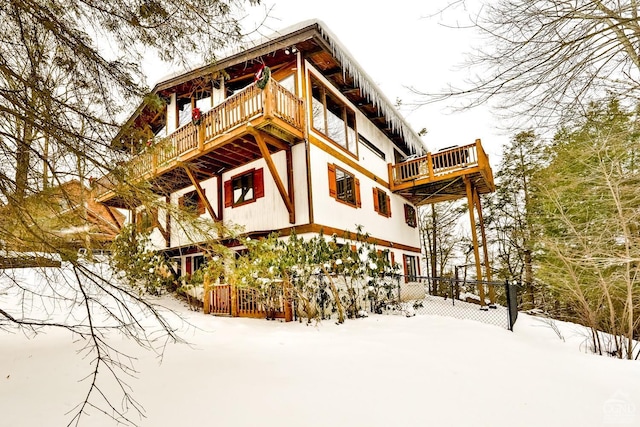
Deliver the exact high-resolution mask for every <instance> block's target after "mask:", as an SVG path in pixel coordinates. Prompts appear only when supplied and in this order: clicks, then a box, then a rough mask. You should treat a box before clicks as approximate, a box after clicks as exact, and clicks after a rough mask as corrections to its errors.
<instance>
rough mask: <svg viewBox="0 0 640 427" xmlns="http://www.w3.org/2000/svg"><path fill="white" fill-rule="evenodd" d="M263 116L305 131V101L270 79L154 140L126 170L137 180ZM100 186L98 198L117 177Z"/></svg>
mask: <svg viewBox="0 0 640 427" xmlns="http://www.w3.org/2000/svg"><path fill="white" fill-rule="evenodd" d="M261 114H264V115H265V116H270V117H277V118H279V119H281V120H282V121H284V122H286V123H287V124H289V125H291V126H293V127H294V128H296V129H298V130H302V128H303V124H304V115H303V112H302V99H300V98H298V97H296V96H295V95H294V94H292V93H291V92H289V91H288V90H287V89H285V88H284V87H283V86H282V85H280V84H279V83H278V82H277V81H275V80H269V82H268V83H267V86H266V87H265V88H264V90H261V89H260V88H258V87H257V86H256V84H255V83H254V84H251V85H249V86H248V87H246V88H245V89H243V90H242V91H241V92H238V93H236V94H234V95H232V96H230V97H229V98H227V99H226V100H225V101H224V102H222V103H221V104H219V105H217V106H215V107H213V108H212V109H211V110H209V111H207V112H206V113H204V114H203V115H202V120H201V122H200V124H199V125H198V126H196V125H194V124H193V123H191V122H189V123H187V124H185V125H184V126H182V127H180V128H179V129H177V130H176V131H175V132H173V133H171V135H169V136H167V137H164V138H161V139H158V140H157V141H154V143H153V145H152V146H150V147H149V148H147V149H146V150H145V151H143V152H142V153H140V154H138V155H136V156H135V157H134V158H133V159H131V161H130V162H129V164H128V165H127V168H126V169H127V171H128V172H129V173H130V174H132V176H133V177H134V178H140V177H144V176H145V175H147V174H153V173H155V171H156V169H157V168H158V167H162V166H164V165H166V164H169V163H170V162H172V161H174V160H177V159H178V158H179V157H180V156H181V155H183V154H186V153H188V152H190V151H191V150H195V149H202V146H203V144H204V143H205V142H207V141H210V140H213V139H214V138H216V137H218V136H220V135H223V134H224V133H226V132H229V131H230V130H232V129H234V128H236V127H238V126H242V125H245V124H246V123H247V122H248V121H249V120H251V119H253V118H255V117H258V116H260V115H261ZM96 184H97V185H96V186H95V188H96V193H95V194H96V198H100V197H102V196H104V195H105V194H107V193H108V192H109V191H113V190H114V188H115V187H114V185H113V178H112V177H109V176H108V175H107V176H104V177H102V178H100V179H98V180H97V181H96Z"/></svg>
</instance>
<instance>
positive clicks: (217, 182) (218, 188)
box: [216, 175, 224, 237]
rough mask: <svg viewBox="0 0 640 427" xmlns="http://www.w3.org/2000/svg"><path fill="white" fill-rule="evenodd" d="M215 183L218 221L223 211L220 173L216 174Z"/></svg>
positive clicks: (220, 219)
mask: <svg viewBox="0 0 640 427" xmlns="http://www.w3.org/2000/svg"><path fill="white" fill-rule="evenodd" d="M216 185H217V190H218V221H222V217H223V212H224V205H223V203H224V194H222V192H223V188H222V175H216ZM220 237H222V236H220Z"/></svg>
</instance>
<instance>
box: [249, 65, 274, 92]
mask: <svg viewBox="0 0 640 427" xmlns="http://www.w3.org/2000/svg"><path fill="white" fill-rule="evenodd" d="M270 77H271V70H270V69H269V67H267V66H266V65H263V66H262V68H260V69H259V70H258V72H257V73H256V75H255V78H254V79H253V80H254V81H255V82H256V86H258V87H259V88H260V89H262V90H264V88H265V87H267V83H268V82H269V78H270Z"/></svg>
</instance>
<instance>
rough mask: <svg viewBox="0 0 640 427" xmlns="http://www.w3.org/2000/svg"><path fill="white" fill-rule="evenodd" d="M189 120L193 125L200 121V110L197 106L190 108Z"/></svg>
mask: <svg viewBox="0 0 640 427" xmlns="http://www.w3.org/2000/svg"><path fill="white" fill-rule="evenodd" d="M191 121H192V122H193V124H194V125H196V126H198V125H199V124H200V122H201V121H202V111H200V109H199V108H198V107H195V108H194V109H193V110H191Z"/></svg>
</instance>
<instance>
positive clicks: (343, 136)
mask: <svg viewBox="0 0 640 427" xmlns="http://www.w3.org/2000/svg"><path fill="white" fill-rule="evenodd" d="M311 98H312V114H313V117H312V124H313V128H314V129H315V130H317V131H318V132H321V133H323V134H324V135H325V136H327V137H328V138H330V139H331V140H332V141H333V142H335V143H336V144H338V145H339V146H340V147H342V148H344V149H345V150H347V151H349V152H350V153H352V154H355V155H357V154H358V141H357V132H356V114H355V113H354V112H353V110H351V109H350V108H349V107H347V106H346V104H344V103H343V102H342V101H341V100H340V99H339V98H338V97H337V96H335V95H333V94H332V93H331V92H329V91H328V90H327V89H326V88H325V87H324V85H322V83H320V82H319V81H318V80H317V79H316V78H315V77H313V76H311Z"/></svg>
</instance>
